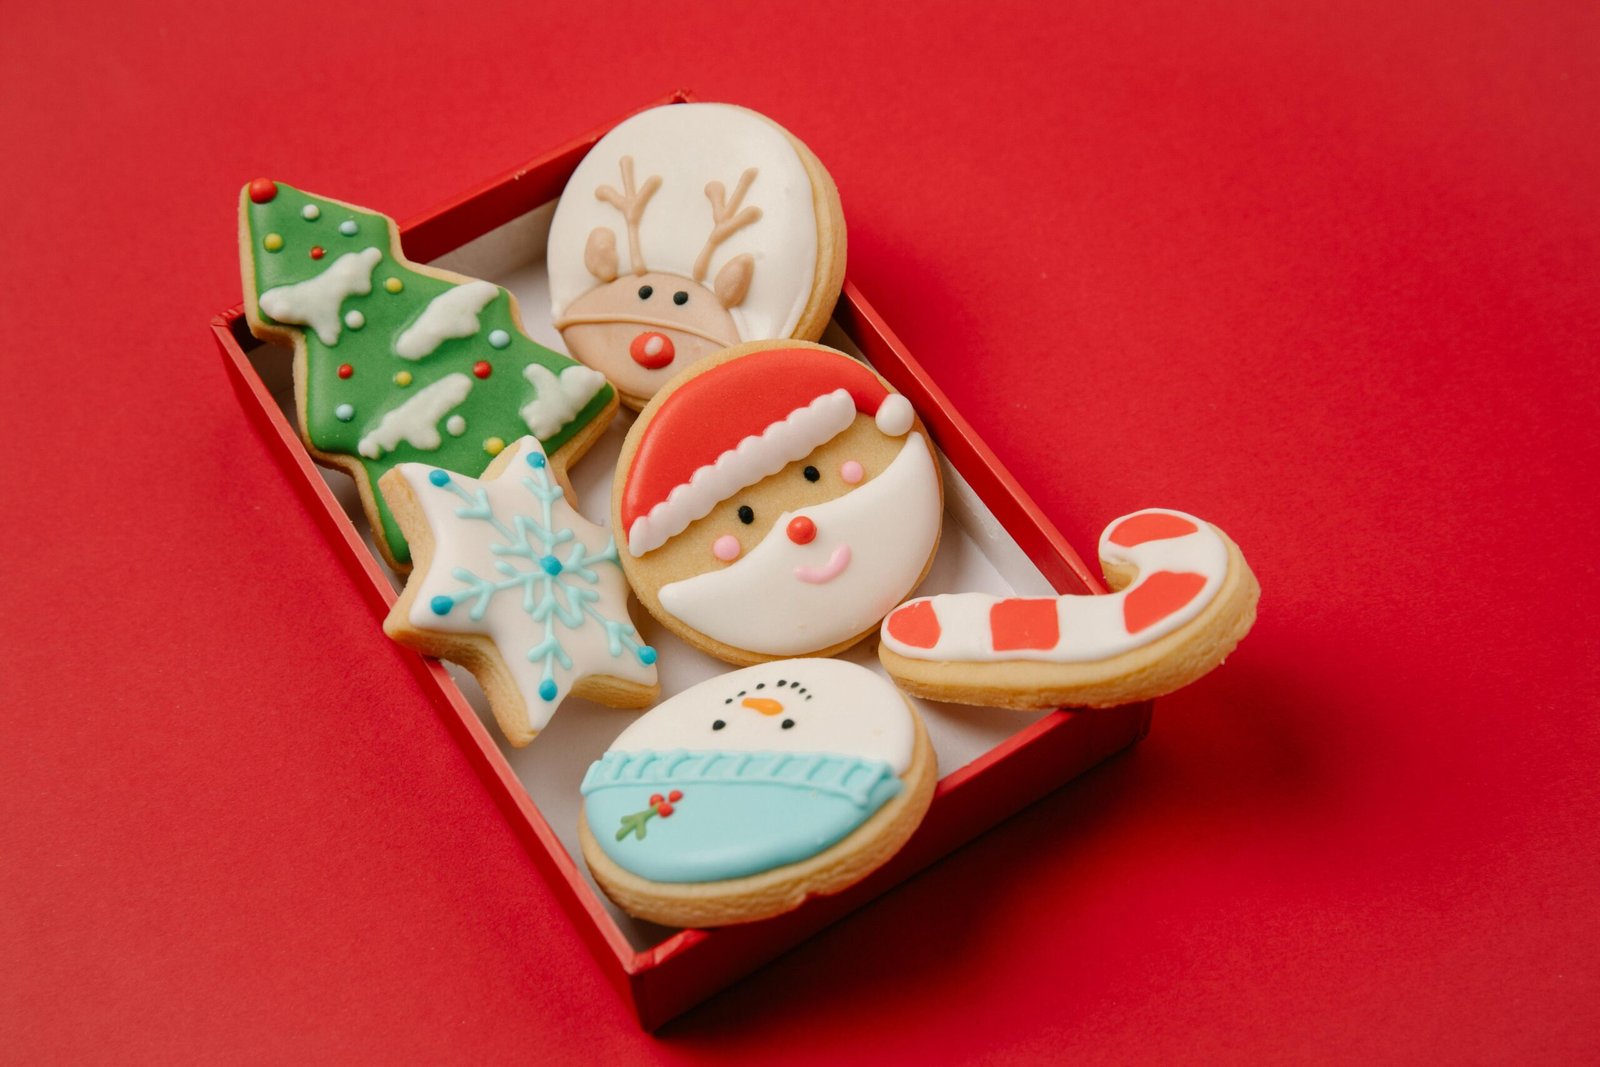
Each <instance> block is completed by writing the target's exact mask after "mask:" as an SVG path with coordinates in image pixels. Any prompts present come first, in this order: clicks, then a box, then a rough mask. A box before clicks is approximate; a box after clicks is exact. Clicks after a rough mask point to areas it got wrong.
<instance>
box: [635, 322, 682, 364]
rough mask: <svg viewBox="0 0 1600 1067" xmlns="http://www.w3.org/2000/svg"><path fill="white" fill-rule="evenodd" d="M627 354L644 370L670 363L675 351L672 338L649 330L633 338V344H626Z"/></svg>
mask: <svg viewBox="0 0 1600 1067" xmlns="http://www.w3.org/2000/svg"><path fill="white" fill-rule="evenodd" d="M628 355H630V356H632V357H633V361H634V362H635V363H637V364H639V366H641V367H644V368H645V369H646V370H659V369H661V368H662V367H665V366H666V365H667V364H668V363H671V362H672V358H673V357H674V356H675V355H677V353H676V352H674V351H673V348H672V338H670V337H668V336H667V335H666V334H664V333H656V332H655V331H654V330H651V331H649V332H647V333H641V334H640V335H639V336H638V337H635V338H634V339H633V344H631V345H629V346H628Z"/></svg>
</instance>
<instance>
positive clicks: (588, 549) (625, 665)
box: [396, 437, 656, 730]
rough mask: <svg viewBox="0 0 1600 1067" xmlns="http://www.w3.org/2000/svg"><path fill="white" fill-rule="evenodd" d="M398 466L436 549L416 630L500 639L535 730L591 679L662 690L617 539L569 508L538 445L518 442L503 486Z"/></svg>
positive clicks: (418, 602) (498, 481) (417, 602)
mask: <svg viewBox="0 0 1600 1067" xmlns="http://www.w3.org/2000/svg"><path fill="white" fill-rule="evenodd" d="M396 469H397V470H398V471H400V472H402V473H403V474H404V475H405V477H406V479H407V481H408V482H410V483H411V485H412V490H413V492H414V493H415V495H416V497H417V500H418V503H419V504H420V505H421V506H422V510H423V513H424V515H425V516H426V517H427V520H428V524H429V526H430V527H431V529H432V532H433V535H434V542H435V543H434V552H433V558H432V560H431V562H430V563H429V565H428V572H427V574H426V575H423V576H422V578H421V580H422V583H423V584H422V587H421V588H420V589H419V590H418V591H417V595H416V598H415V599H414V601H413V602H412V609H411V623H412V625H414V626H417V627H420V628H424V629H430V630H444V631H449V632H460V633H475V634H481V635H484V636H486V637H488V638H489V639H490V640H491V641H493V642H494V644H495V646H496V648H497V649H498V651H499V652H500V656H501V658H502V659H503V660H504V661H505V664H506V667H507V669H508V670H509V671H510V673H511V674H512V676H513V679H514V680H515V681H516V683H517V686H518V688H519V689H520V690H521V692H522V695H523V698H524V701H525V703H526V704H527V708H528V715H529V719H530V725H531V726H532V727H533V728H534V729H536V730H537V729H542V728H543V727H544V725H545V724H546V723H547V722H548V721H549V720H550V717H551V716H552V715H553V714H554V713H555V710H556V707H557V706H558V705H559V704H560V703H561V701H562V700H563V699H564V698H565V697H566V695H567V694H568V693H569V692H570V691H571V689H572V687H573V685H575V684H576V683H577V682H579V681H580V680H581V679H583V678H585V677H590V676H597V675H605V676H612V677H617V678H623V679H626V680H630V681H637V682H641V683H644V684H654V683H655V678H656V672H655V662H656V651H655V649H653V648H651V647H650V646H649V645H646V644H644V643H643V642H641V641H640V640H639V634H638V631H636V630H635V629H634V627H633V624H632V623H631V622H630V621H629V619H628V611H627V596H628V586H627V582H626V580H625V579H624V578H623V576H622V569H621V566H620V564H619V561H618V557H617V545H616V540H615V538H613V537H612V536H611V535H610V533H609V532H607V531H606V530H605V529H603V528H602V527H600V526H597V525H595V524H594V523H592V522H589V521H588V520H587V519H585V518H584V517H583V516H582V515H580V514H578V513H577V512H576V511H575V510H573V508H572V507H571V506H569V505H568V504H567V502H566V499H565V496H564V495H563V493H562V489H561V486H560V485H559V484H557V483H556V481H555V479H554V478H553V477H552V476H551V474H550V468H549V464H548V462H547V461H546V459H545V455H544V451H543V449H542V448H541V447H540V446H539V442H538V441H537V440H536V439H535V438H532V437H525V438H523V439H522V440H521V441H519V442H517V444H516V445H515V446H513V454H512V456H511V458H510V460H509V461H508V462H507V463H506V464H505V466H503V467H501V468H500V469H499V470H498V473H497V474H496V475H495V476H494V477H492V478H486V479H482V480H479V479H475V478H467V477H464V476H462V475H460V474H454V473H452V472H450V471H446V470H442V469H439V468H436V467H429V466H426V465H424V464H416V463H407V464H402V465H401V466H400V467H398V468H396ZM417 580H418V578H417V576H415V575H414V576H413V577H412V581H417Z"/></svg>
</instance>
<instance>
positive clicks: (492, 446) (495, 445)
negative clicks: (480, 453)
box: [483, 437, 506, 456]
mask: <svg viewBox="0 0 1600 1067" xmlns="http://www.w3.org/2000/svg"><path fill="white" fill-rule="evenodd" d="M505 447H506V443H505V442H504V441H502V440H501V439H500V438H498V437H491V438H489V439H488V440H487V441H485V442H484V443H483V450H484V451H485V452H487V453H489V455H491V456H498V455H499V454H500V453H501V451H502V450H504V448H505Z"/></svg>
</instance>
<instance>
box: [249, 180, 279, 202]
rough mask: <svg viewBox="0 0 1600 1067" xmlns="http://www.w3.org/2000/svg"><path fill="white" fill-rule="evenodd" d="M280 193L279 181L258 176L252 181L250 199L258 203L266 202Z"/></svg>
mask: <svg viewBox="0 0 1600 1067" xmlns="http://www.w3.org/2000/svg"><path fill="white" fill-rule="evenodd" d="M277 195H278V183H277V182H275V181H273V180H272V179H271V178H257V179H256V180H255V181H253V182H251V183H250V199H251V201H252V202H254V203H257V204H265V203H268V202H269V201H271V200H272V198H273V197H275V196H277Z"/></svg>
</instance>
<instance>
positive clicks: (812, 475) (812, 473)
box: [800, 467, 822, 482]
mask: <svg viewBox="0 0 1600 1067" xmlns="http://www.w3.org/2000/svg"><path fill="white" fill-rule="evenodd" d="M800 473H801V474H804V475H805V476H806V481H808V482H814V481H816V480H817V479H818V478H820V477H822V472H821V471H819V470H817V468H815V467H807V468H806V469H805V470H803V471H801V472H800Z"/></svg>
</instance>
